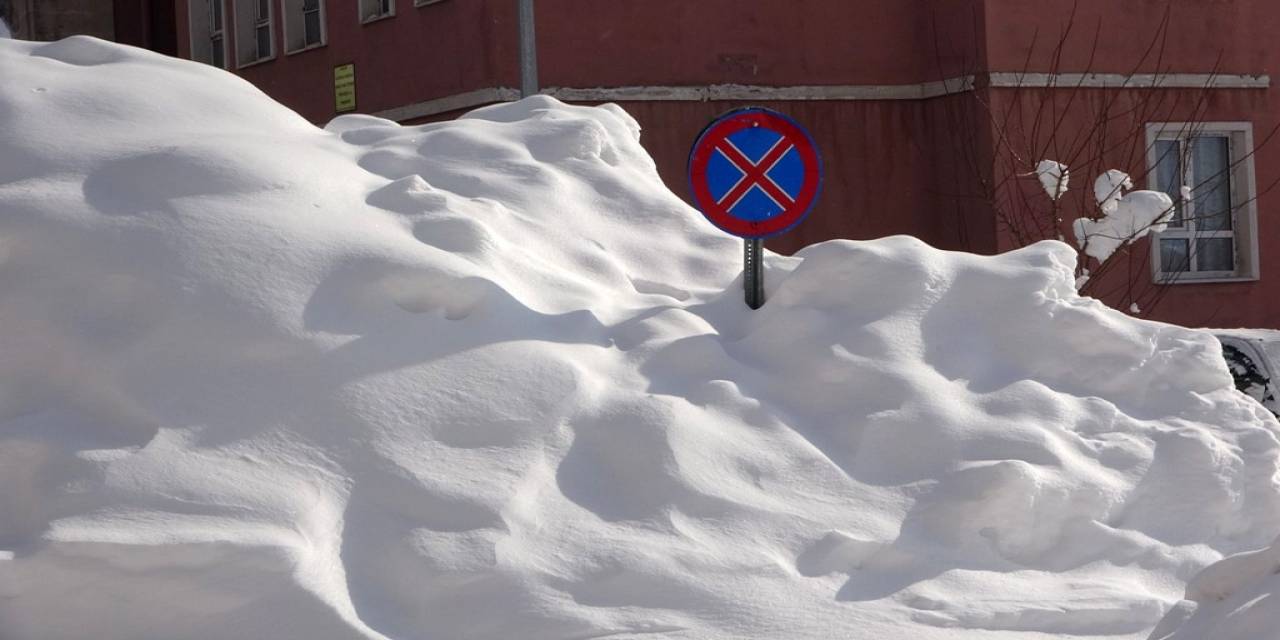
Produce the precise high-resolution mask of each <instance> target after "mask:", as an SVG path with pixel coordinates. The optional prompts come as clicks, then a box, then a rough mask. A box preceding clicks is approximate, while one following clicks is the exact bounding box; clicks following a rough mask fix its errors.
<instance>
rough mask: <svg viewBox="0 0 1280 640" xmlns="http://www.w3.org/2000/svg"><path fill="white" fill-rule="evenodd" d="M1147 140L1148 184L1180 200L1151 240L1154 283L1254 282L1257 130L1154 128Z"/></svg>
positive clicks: (1209, 126)
mask: <svg viewBox="0 0 1280 640" xmlns="http://www.w3.org/2000/svg"><path fill="white" fill-rule="evenodd" d="M1147 141H1148V145H1147V149H1148V156H1149V157H1148V165H1149V166H1150V167H1151V171H1150V173H1149V174H1148V183H1149V185H1150V187H1151V188H1152V189H1154V190H1156V191H1163V192H1164V193H1166V194H1168V195H1169V197H1170V198H1171V199H1172V200H1173V202H1174V211H1173V214H1172V216H1171V217H1170V220H1169V224H1168V227H1167V228H1166V229H1165V230H1164V231H1162V232H1160V233H1159V234H1156V235H1155V237H1154V238H1153V240H1152V262H1153V264H1154V267H1155V277H1156V280H1157V281H1158V282H1161V283H1174V282H1203V281H1206V280H1238V279H1240V280H1249V279H1256V278H1257V274H1258V266H1257V262H1258V260H1257V257H1258V250H1257V233H1256V229H1257V208H1256V206H1255V203H1254V197H1255V195H1254V194H1255V186H1254V176H1253V127H1252V125H1251V124H1249V123H1186V124H1183V123H1168V124H1151V125H1148V126H1147Z"/></svg>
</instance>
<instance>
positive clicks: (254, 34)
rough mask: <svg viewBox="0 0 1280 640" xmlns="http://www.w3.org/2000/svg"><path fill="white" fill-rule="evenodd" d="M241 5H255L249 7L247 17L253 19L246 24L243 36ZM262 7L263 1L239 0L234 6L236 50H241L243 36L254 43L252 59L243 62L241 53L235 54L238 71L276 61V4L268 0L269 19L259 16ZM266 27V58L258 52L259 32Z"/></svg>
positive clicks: (233, 19)
mask: <svg viewBox="0 0 1280 640" xmlns="http://www.w3.org/2000/svg"><path fill="white" fill-rule="evenodd" d="M241 4H251V5H253V6H250V7H247V9H248V13H247V15H249V16H251V18H252V19H251V20H249V21H248V22H247V23H246V24H245V26H246V27H247V28H246V29H245V33H243V34H241V33H240V16H239V12H240V10H241V9H242V7H241V6H240V5H241ZM261 6H262V0H238V1H236V2H234V3H233V4H232V8H231V11H232V16H231V20H232V24H233V25H234V26H235V28H236V48H237V49H239V48H240V46H241V43H240V38H241V36H244V37H245V38H246V39H247V40H249V41H250V42H251V43H252V47H253V54H254V55H253V57H252V58H247V59H245V60H243V61H242V60H241V59H240V52H239V51H236V52H235V53H236V69H245V68H247V67H252V66H254V65H259V64H262V63H264V62H270V61H271V60H275V59H276V33H275V24H274V22H275V15H274V12H275V2H273V1H272V0H267V2H266V7H267V17H266V18H265V19H263V18H261V17H260V16H259V15H258V8H259V7H261ZM264 26H265V27H266V28H267V48H268V49H269V51H268V53H267V55H265V56H264V55H261V53H262V52H261V51H259V50H258V30H259V29H261V28H262V27H264ZM224 27H225V20H224Z"/></svg>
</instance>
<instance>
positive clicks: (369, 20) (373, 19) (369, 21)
mask: <svg viewBox="0 0 1280 640" xmlns="http://www.w3.org/2000/svg"><path fill="white" fill-rule="evenodd" d="M394 17H396V14H394V13H384V14H382V15H377V16H370V17H368V18H365V19H364V20H361V21H360V24H362V25H366V24H373V23H375V22H380V21H382V20H386V19H387V18H394Z"/></svg>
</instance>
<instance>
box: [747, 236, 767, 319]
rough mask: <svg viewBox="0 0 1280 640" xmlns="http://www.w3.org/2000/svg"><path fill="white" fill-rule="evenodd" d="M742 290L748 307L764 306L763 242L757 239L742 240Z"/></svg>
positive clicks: (757, 307)
mask: <svg viewBox="0 0 1280 640" xmlns="http://www.w3.org/2000/svg"><path fill="white" fill-rule="evenodd" d="M742 288H743V289H744V290H745V291H746V297H747V306H748V307H751V308H752V309H759V308H760V307H762V306H764V241H763V240H761V239H759V238H743V240H742Z"/></svg>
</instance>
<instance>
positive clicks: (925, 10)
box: [177, 0, 1280, 327]
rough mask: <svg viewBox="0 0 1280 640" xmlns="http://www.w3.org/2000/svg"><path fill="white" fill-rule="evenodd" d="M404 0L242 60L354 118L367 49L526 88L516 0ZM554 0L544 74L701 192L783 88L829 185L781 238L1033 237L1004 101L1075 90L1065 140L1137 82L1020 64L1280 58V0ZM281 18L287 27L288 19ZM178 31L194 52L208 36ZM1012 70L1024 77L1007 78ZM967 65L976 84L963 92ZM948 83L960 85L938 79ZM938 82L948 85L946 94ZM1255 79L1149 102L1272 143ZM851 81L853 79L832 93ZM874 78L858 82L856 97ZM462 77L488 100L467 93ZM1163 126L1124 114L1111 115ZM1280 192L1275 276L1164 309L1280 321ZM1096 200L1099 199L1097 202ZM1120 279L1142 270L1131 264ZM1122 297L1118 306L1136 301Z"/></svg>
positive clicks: (368, 88) (445, 106) (1194, 293)
mask: <svg viewBox="0 0 1280 640" xmlns="http://www.w3.org/2000/svg"><path fill="white" fill-rule="evenodd" d="M228 1H230V0H228ZM397 4H398V10H397V16H396V17H395V18H391V19H387V20H383V21H378V22H374V23H371V24H366V25H361V24H360V23H359V21H358V20H357V17H356V9H355V0H327V5H328V6H327V9H328V24H329V43H328V46H326V47H322V48H319V49H314V50H309V51H305V52H302V53H298V54H295V55H283V56H282V55H277V56H276V59H275V60H273V61H268V62H263V63H259V64H256V65H253V66H249V67H246V68H243V69H239V70H237V72H238V73H240V74H241V75H243V76H244V77H246V78H247V79H249V80H250V81H252V82H254V83H255V84H257V85H258V86H260V87H262V88H263V89H264V90H265V91H267V92H268V93H270V94H271V95H272V96H273V97H275V98H277V99H278V100H280V101H281V102H283V103H284V104H286V105H288V106H290V107H292V108H294V109H295V110H297V111H299V112H300V113H302V114H303V115H304V116H306V117H307V118H309V119H311V120H313V121H315V122H317V123H323V122H325V121H327V120H329V119H330V118H331V117H333V115H334V112H333V95H332V91H333V87H332V70H333V67H334V65H337V64H344V63H354V64H355V66H356V83H357V89H358V110H359V111H361V112H371V113H382V114H384V115H387V116H393V117H396V118H397V119H400V120H402V121H405V122H419V121H423V120H429V119H439V118H445V117H449V116H451V115H454V114H456V113H458V112H459V111H457V110H458V109H463V108H465V107H469V106H473V105H474V104H478V102H476V100H479V101H480V102H483V100H484V99H488V100H493V99H499V98H500V97H509V96H510V95H512V92H513V88H514V87H518V86H519V70H518V59H517V25H516V15H515V9H516V3H515V1H514V0H442V1H440V2H438V3H434V4H429V5H426V6H423V7H414V6H413V5H412V2H411V1H410V0H397ZM1056 6H1057V5H1055V7H1056ZM536 7H537V31H538V45H539V46H538V58H539V76H540V77H539V79H540V81H541V86H543V87H544V88H547V89H549V90H550V91H551V92H552V93H553V95H558V96H561V97H563V98H566V99H568V98H570V97H571V98H573V99H575V100H578V101H585V102H598V101H602V100H609V101H616V102H619V103H620V104H622V106H624V107H625V108H626V109H627V110H628V111H629V112H631V113H632V114H633V115H634V116H635V117H636V118H637V120H638V121H639V122H640V124H641V126H642V128H643V135H642V142H643V143H644V144H645V146H646V147H647V148H648V149H649V150H650V152H651V153H652V154H653V155H654V157H655V160H656V162H657V165H658V168H659V171H660V172H661V174H662V176H663V177H664V179H665V180H666V182H667V184H668V185H669V186H670V187H671V188H672V189H673V191H675V192H676V193H677V194H680V195H682V196H685V197H687V187H686V185H685V175H684V174H685V162H686V158H687V153H688V148H689V144H690V143H691V142H692V140H693V139H694V137H695V136H696V134H697V132H698V131H699V130H701V128H702V127H703V126H704V125H705V124H706V123H707V122H708V121H709V120H710V119H712V118H714V117H715V116H717V115H719V114H720V113H723V112H724V111H726V110H728V109H731V108H734V107H737V106H743V105H746V104H753V103H754V104H763V105H764V106H769V107H772V108H776V109H779V110H782V111H784V112H787V113H788V114H790V115H792V116H793V117H795V118H797V119H798V120H799V121H801V122H802V123H804V124H806V125H807V126H808V127H809V128H810V129H811V130H812V131H813V133H814V135H815V138H817V140H818V141H819V145H820V146H821V147H822V149H823V152H824V157H825V160H826V166H827V182H826V185H825V188H824V192H823V194H822V197H821V199H820V201H819V204H818V206H817V208H816V209H815V211H814V213H813V214H812V215H811V216H810V218H809V219H808V220H807V221H806V222H805V223H804V224H803V225H801V226H799V227H797V228H796V229H795V230H794V231H792V232H791V233H789V234H787V235H785V236H783V237H780V238H776V239H773V240H771V241H770V242H769V246H770V247H771V248H773V249H775V250H779V251H793V250H795V249H797V248H799V247H801V246H804V245H807V244H810V243H812V242H816V241H820V240H825V239H828V238H834V237H847V238H873V237H879V236H883V235H889V234H895V233H909V234H912V235H916V236H919V237H921V238H923V239H925V240H926V241H928V242H930V243H932V244H935V245H937V246H940V247H944V248H955V249H967V250H971V251H978V252H983V253H990V252H995V251H998V250H1004V249H1008V248H1011V247H1013V246H1014V245H1015V244H1016V243H1014V242H1012V241H1011V239H1010V236H1009V234H1008V233H1007V232H1005V231H1002V230H1001V225H1000V222H999V220H997V219H996V217H995V214H994V212H993V210H992V208H991V207H990V206H989V204H987V203H985V202H984V201H983V198H982V197H980V196H981V194H980V193H979V192H981V190H982V189H981V188H980V187H981V185H980V184H979V185H978V186H975V184H974V183H975V181H978V182H979V183H980V182H981V180H983V179H988V180H990V179H992V178H994V177H995V176H996V175H997V174H998V171H1000V170H1003V169H1000V168H999V167H997V166H996V164H997V163H996V153H997V150H998V148H999V147H1000V144H1001V143H1000V140H1001V136H1002V135H1004V134H1003V132H1002V131H1001V124H1000V123H999V122H998V120H999V119H1000V117H1003V116H1002V115H1001V114H1006V113H1019V114H1021V116H1020V117H1024V118H1030V117H1034V114H1031V115H1028V114H1027V113H1025V111H1026V109H1027V105H1026V104H1022V102H1023V99H1022V98H1020V97H1019V96H1020V95H1023V96H1025V95H1026V94H1027V93H1028V92H1029V91H1041V92H1044V91H1049V92H1050V93H1053V94H1054V95H1055V96H1056V97H1055V98H1052V99H1051V100H1050V101H1049V103H1050V104H1052V105H1054V106H1053V108H1054V109H1057V110H1060V112H1055V116H1054V117H1053V118H1052V119H1051V121H1052V124H1053V128H1055V129H1058V130H1061V131H1062V132H1063V134H1062V135H1063V136H1064V138H1065V137H1067V136H1077V137H1078V136H1081V135H1085V136H1087V135H1088V134H1089V133H1088V132H1089V131H1090V130H1091V129H1090V128H1091V126H1092V123H1091V121H1090V119H1091V117H1092V115H1091V112H1090V111H1089V109H1085V108H1082V106H1085V105H1089V104H1096V103H1103V102H1106V101H1108V100H1113V99H1115V96H1117V95H1118V94H1122V93H1124V92H1125V91H1129V90H1122V89H1115V88H1097V87H1093V88H1086V89H1082V90H1077V91H1074V92H1073V91H1071V90H1070V89H1069V88H1068V87H1064V86H1062V85H1059V86H1058V88H1056V89H1026V88H1022V89H1014V88H1010V87H1009V86H1007V85H1008V77H1009V76H1010V75H1012V74H1015V73H1020V72H1023V71H1031V72H1040V73H1051V72H1057V73H1068V74H1085V73H1092V74H1099V73H1101V74H1114V75H1125V74H1132V73H1145V74H1162V75H1160V77H1161V78H1182V79H1183V80H1184V81H1185V78H1186V75H1185V74H1227V75H1228V76H1231V77H1236V76H1239V77H1241V78H1245V79H1246V80H1247V79H1248V78H1250V77H1255V76H1257V75H1259V74H1269V73H1273V72H1274V71H1275V67H1276V62H1277V61H1278V60H1280V49H1277V48H1276V47H1272V46H1270V45H1269V43H1270V42H1271V41H1272V36H1271V34H1273V33H1275V32H1277V28H1278V27H1280V4H1276V3H1272V2H1269V1H1268V0H1214V1H1212V2H1205V1H1203V0H1159V1H1156V0H1143V1H1138V2H1127V3H1117V2H1114V0H1080V1H1079V2H1076V3H1068V4H1064V5H1062V7H1058V8H1059V9H1060V10H1058V11H1054V10H1047V9H1046V6H1045V5H1043V3H1041V4H1039V5H1037V4H1034V3H1026V2H1023V1H1022V0H954V1H948V2H932V1H926V0H919V1H911V2H904V1H903V0H857V1H852V0H791V1H789V2H777V1H776V0H735V1H731V0H700V1H699V2H670V3H652V2H651V3H636V2H600V1H599V0H537V2H536ZM1072 7H1074V13H1072ZM1050 9H1052V8H1050ZM177 13H178V16H177V22H178V26H179V30H180V32H181V31H183V30H184V28H185V26H186V24H187V20H186V16H185V2H184V1H183V0H179V2H178V12H177ZM228 20H229V21H230V18H228ZM275 28H276V31H277V34H276V38H277V42H280V41H281V39H282V32H281V29H280V26H279V21H277V24H276V26H275ZM178 40H179V42H178V45H179V50H180V51H182V52H183V54H184V55H189V50H186V49H187V47H188V44H187V43H188V42H189V41H188V40H187V35H186V34H185V33H181V34H180V37H179V39H178ZM1059 44H1061V47H1057V45H1059ZM232 50H234V45H233V47H232ZM988 74H993V75H988ZM1001 74H1004V80H1003V82H1004V84H1001V83H1000V82H997V78H996V76H999V75H1001ZM966 79H970V80H972V82H973V84H974V85H975V88H974V89H973V90H966V91H959V92H955V89H956V88H957V87H958V86H960V84H963V82H964V81H966ZM944 80H945V81H947V84H946V85H943V86H944V88H945V90H942V91H937V89H938V85H939V83H940V82H941V81H944ZM1095 80H1096V79H1095ZM958 82H959V83H960V84H957V83H958ZM1052 82H1059V81H1058V80H1052ZM988 83H991V85H992V86H987V84H988ZM1184 84H1185V82H1184ZM1229 84H1230V83H1228V85H1229ZM1246 84H1247V83H1246ZM931 85H932V89H931V91H932V92H931V93H930V92H928V91H925V89H928V88H929V87H930V86H931ZM725 86H730V87H731V88H732V87H733V86H745V87H746V88H748V89H750V90H751V91H754V92H755V94H754V97H753V98H752V99H750V100H748V99H745V98H744V99H721V98H717V97H715V96H717V95H722V94H717V93H715V90H716V88H717V87H725ZM1250 86H1252V87H1254V88H1238V87H1230V86H1223V87H1222V88H1217V89H1213V90H1211V91H1209V92H1208V93H1207V94H1205V92H1204V91H1202V90H1200V89H1199V88H1196V87H1192V86H1183V87H1181V88H1168V87H1166V88H1160V89H1141V90H1133V91H1137V92H1147V93H1148V94H1149V93H1152V92H1155V93H1159V94H1160V95H1161V96H1163V97H1162V98H1161V100H1168V101H1169V102H1170V103H1172V104H1182V105H1184V106H1187V105H1193V104H1195V103H1196V102H1197V101H1198V100H1199V99H1200V97H1201V96H1205V95H1207V96H1208V97H1207V99H1205V100H1204V101H1203V102H1202V103H1200V106H1199V107H1197V108H1194V109H1191V110H1190V111H1187V112H1186V113H1185V114H1181V115H1179V114H1176V113H1174V112H1175V111H1177V109H1167V110H1166V111H1167V112H1166V113H1162V114H1160V115H1158V116H1151V115H1150V114H1147V115H1148V116H1149V117H1150V118H1156V119H1170V120H1172V119H1179V118H1187V119H1201V120H1230V121H1251V122H1253V123H1254V127H1255V133H1256V135H1257V137H1258V138H1260V139H1261V138H1262V137H1263V136H1264V135H1265V133H1266V132H1267V131H1268V130H1269V128H1270V127H1271V126H1273V125H1274V124H1276V123H1277V121H1278V120H1277V105H1276V104H1275V103H1274V101H1275V98H1273V96H1274V95H1275V91H1277V89H1276V88H1272V87H1264V88H1256V87H1257V85H1256V83H1254V84H1253V85H1250ZM913 87H914V88H915V89H912V88H913ZM739 88H741V87H739ZM833 88H834V89H837V90H838V91H837V92H836V93H838V94H840V95H844V96H846V97H845V98H841V99H830V98H831V97H832V94H831V93H830V91H831V90H832V89H833ZM915 90H919V91H921V92H923V93H921V94H920V95H914V94H912V93H911V91H915ZM486 91H488V93H485V92H486ZM824 91H825V92H826V93H824ZM880 91H887V92H889V93H894V94H895V95H896V99H890V98H888V97H881V94H880V93H877V92H880ZM699 92H701V93H699ZM841 92H843V93H841ZM740 93H741V92H740ZM925 93H928V95H927V96H926V95H925ZM853 94H857V96H856V97H857V98H858V99H854V98H852V97H848V96H851V95H853ZM459 95H462V96H464V97H465V96H468V95H470V96H471V98H470V99H471V100H472V102H466V101H465V100H464V101H463V103H456V102H451V101H449V98H450V97H451V96H459ZM477 95H483V96H488V97H486V98H483V99H478V98H476V97H475V96H477ZM1073 95H1074V96H1076V97H1071V96H1073ZM913 96H914V97H913ZM1077 98H1078V99H1080V100H1081V101H1080V102H1079V103H1073V101H1074V100H1076V99H1077ZM441 99H444V102H441V103H439V104H436V103H433V101H439V100H441ZM1142 124H1143V123H1142V122H1137V123H1136V124H1135V123H1134V122H1128V123H1125V122H1121V121H1119V120H1117V121H1115V122H1112V123H1110V125H1108V127H1109V128H1112V129H1114V128H1117V127H1125V126H1129V127H1132V126H1141V125H1142ZM1041 133H1043V131H1041ZM1031 155H1035V154H1031ZM1046 155H1048V154H1046ZM1035 159H1036V158H1031V157H1028V158H1024V159H1023V160H1024V161H1025V162H1026V163H1034V161H1035ZM1099 162H1103V163H1110V164H1112V165H1114V168H1121V169H1125V170H1127V171H1129V172H1130V173H1132V174H1134V175H1140V174H1142V173H1143V172H1144V171H1145V167H1143V166H1142V165H1143V164H1144V163H1143V161H1142V160H1140V159H1139V160H1134V159H1133V158H1129V157H1124V156H1123V154H1120V153H1119V152H1115V153H1111V154H1109V156H1108V157H1106V158H1103V159H1100V160H1099ZM1255 164H1256V170H1257V181H1258V183H1259V184H1260V185H1266V184H1267V183H1268V180H1269V179H1271V177H1272V176H1275V175H1276V172H1277V170H1280V147H1278V146H1276V145H1275V144H1271V145H1268V146H1266V147H1264V148H1263V149H1262V150H1260V151H1259V153H1258V155H1257V158H1256V162H1255ZM1031 166H1032V165H1031V164H1027V166H1026V167H1025V169H1026V170H1030V168H1031ZM1108 168H1112V167H1110V166H1109V167H1108ZM1078 170H1079V172H1078V173H1076V182H1075V184H1076V185H1077V188H1078V189H1080V190H1079V191H1077V192H1076V194H1073V195H1075V196H1079V195H1081V194H1085V193H1087V191H1090V190H1091V189H1090V188H1089V187H1090V184H1091V182H1092V176H1091V175H1087V174H1089V173H1090V172H1091V171H1093V170H1094V167H1081V168H1078ZM1024 183H1025V180H1024ZM1025 186H1026V185H1025V184H1023V185H1022V187H1020V188H1023V187H1025ZM1031 188H1032V189H1034V188H1035V185H1034V179H1033V180H1032V183H1031ZM1277 198H1280V193H1270V192H1267V193H1264V194H1263V195H1262V196H1261V197H1260V199H1259V202H1258V211H1259V230H1258V231H1259V234H1260V238H1261V242H1260V244H1261V246H1260V248H1261V279H1260V280H1258V281H1256V282H1251V283H1230V284H1196V285H1190V284H1183V285H1176V286H1171V287H1167V292H1166V294H1165V296H1164V301H1163V302H1162V304H1161V305H1160V307H1159V308H1158V309H1157V310H1156V311H1155V316H1154V317H1158V318H1162V319H1167V320H1172V321H1177V322H1181V323H1186V324H1216V325H1232V324H1236V325H1247V326H1276V327H1280V304H1277V303H1274V302H1273V301H1272V300H1274V299H1280V296H1275V295H1270V296H1269V295H1268V294H1267V293H1266V290H1267V288H1268V287H1269V286H1271V285H1270V283H1271V282H1274V281H1276V279H1277V278H1280V272H1278V271H1275V270H1273V269H1271V263H1272V262H1275V260H1269V259H1268V258H1269V256H1274V255H1277V252H1280V240H1272V239H1271V238H1270V236H1269V232H1270V231H1271V227H1272V225H1273V223H1272V222H1270V215H1271V214H1270V212H1271V211H1273V210H1274V209H1275V207H1276V206H1277V205H1280V201H1278V200H1277ZM1077 206H1078V207H1079V208H1081V209H1086V208H1088V206H1089V204H1088V201H1087V200H1083V199H1082V200H1079V201H1078V205H1077ZM1071 217H1074V215H1072V216H1071ZM1066 225H1069V219H1066V218H1065V217H1064V222H1063V227H1062V228H1060V229H1059V230H1058V231H1059V232H1066V233H1069V229H1066ZM1050 235H1054V234H1050ZM1068 238H1069V236H1068ZM1144 250H1145V249H1144V248H1143V247H1135V248H1134V249H1133V250H1132V251H1134V252H1135V253H1140V252H1141V251H1144ZM1277 268H1280V267H1277ZM1109 277H1110V278H1112V279H1117V278H1121V277H1122V276H1121V274H1120V272H1118V271H1116V272H1113V273H1112V274H1111V275H1110V276H1109ZM1123 277H1127V278H1130V279H1131V281H1132V278H1134V277H1138V278H1141V277H1148V278H1149V277H1150V276H1149V275H1147V274H1139V275H1138V276H1133V275H1132V274H1125V275H1124V276H1123ZM1102 284H1107V285H1109V286H1108V287H1100V290H1101V289H1116V290H1119V289H1122V288H1123V286H1124V284H1125V283H1124V282H1122V281H1118V282H1116V283H1114V284H1115V286H1114V287H1112V286H1110V284H1111V283H1102ZM1105 297H1106V296H1104V298H1105ZM1107 300H1108V302H1111V303H1112V304H1117V299H1116V298H1114V297H1112V298H1107Z"/></svg>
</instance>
